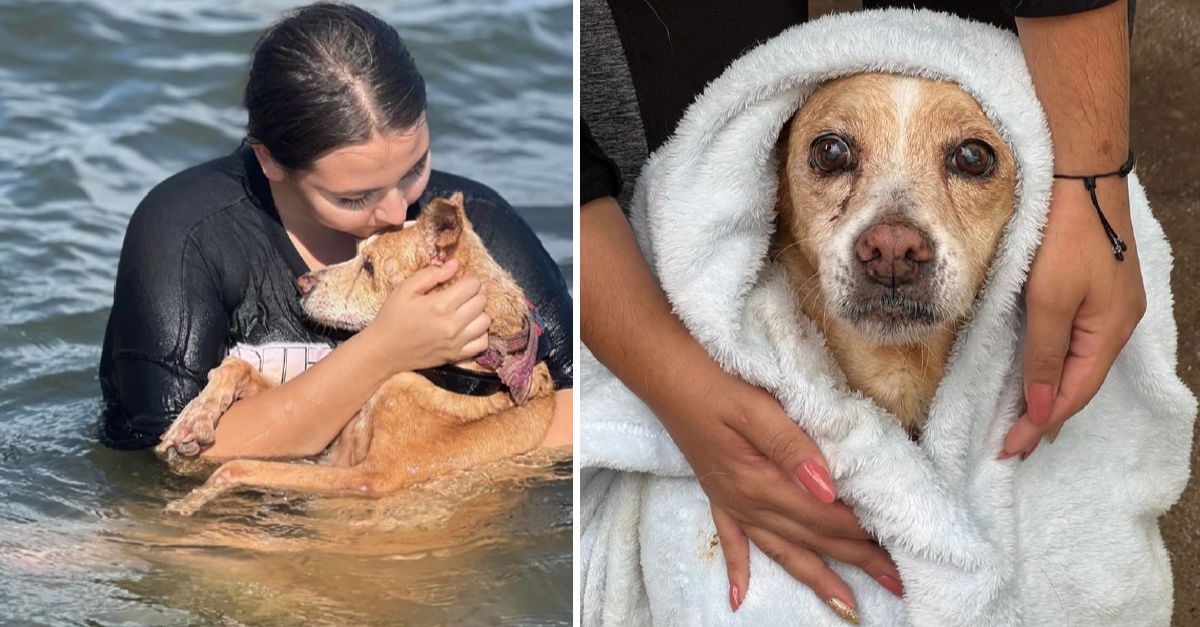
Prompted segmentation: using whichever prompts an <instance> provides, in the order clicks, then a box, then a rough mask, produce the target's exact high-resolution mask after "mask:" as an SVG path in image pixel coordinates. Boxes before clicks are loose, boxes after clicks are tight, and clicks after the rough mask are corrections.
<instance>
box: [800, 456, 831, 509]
mask: <svg viewBox="0 0 1200 627" xmlns="http://www.w3.org/2000/svg"><path fill="white" fill-rule="evenodd" d="M796 478H797V479H799V480H800V483H802V484H804V488H805V489H807V490H808V491H809V493H810V494H812V495H813V496H815V497H817V500H818V501H820V502H822V503H832V502H833V501H834V500H835V499H837V493H836V492H834V491H833V479H831V478H829V471H828V470H825V467H824V466H822V465H820V464H818V463H817V462H815V461H813V460H811V459H810V460H808V461H806V462H804V463H803V464H800V472H798V473H796Z"/></svg>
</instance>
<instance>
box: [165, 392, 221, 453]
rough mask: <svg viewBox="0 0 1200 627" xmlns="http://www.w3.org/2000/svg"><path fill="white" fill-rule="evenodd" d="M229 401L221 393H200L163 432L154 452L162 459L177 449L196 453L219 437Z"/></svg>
mask: <svg viewBox="0 0 1200 627" xmlns="http://www.w3.org/2000/svg"><path fill="white" fill-rule="evenodd" d="M229 405H230V403H229V402H226V401H225V399H224V398H221V397H219V396H209V395H207V394H203V393H202V394H201V395H200V396H197V397H196V398H195V399H193V400H192V402H190V403H188V404H187V406H186V407H184V408H183V411H182V412H180V413H179V417H178V418H176V419H175V422H173V423H171V427H170V428H169V429H167V432H166V433H164V434H163V435H162V438H161V439H160V440H159V444H158V446H156V447H154V452H155V454H156V455H158V457H159V459H164V460H165V459H167V456H168V455H170V454H172V453H174V454H177V455H180V456H182V457H195V456H197V455H199V454H200V452H201V451H202V450H203V449H204V448H205V447H207V446H209V445H210V444H212V443H213V441H214V440H215V439H216V432H217V422H218V421H219V420H220V419H221V415H222V414H224V413H225V410H227V409H229Z"/></svg>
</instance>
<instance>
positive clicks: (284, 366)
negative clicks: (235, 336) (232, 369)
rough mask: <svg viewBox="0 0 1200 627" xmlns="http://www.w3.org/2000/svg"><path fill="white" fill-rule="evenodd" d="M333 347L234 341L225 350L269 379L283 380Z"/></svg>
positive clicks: (310, 364) (292, 376) (289, 377)
mask: <svg viewBox="0 0 1200 627" xmlns="http://www.w3.org/2000/svg"><path fill="white" fill-rule="evenodd" d="M331 351H333V347H332V346H329V345H328V344H302V343H288V342H277V343H270V344H261V345H257V346H256V345H252V344H238V345H236V346H234V347H233V348H231V349H229V354H230V355H233V356H234V357H237V358H238V359H241V360H242V361H245V362H246V363H248V364H250V365H251V366H254V368H255V369H256V370H258V371H259V372H261V373H262V374H263V375H264V376H266V377H267V378H268V379H270V380H271V381H274V382H276V383H284V382H285V381H288V380H290V379H292V378H294V377H295V376H296V375H298V374H300V373H301V372H304V371H305V370H308V369H309V368H310V367H311V366H312V365H313V364H315V363H317V362H318V361H321V360H322V359H324V358H325V356H326V355H328V354H329V353H330V352H331Z"/></svg>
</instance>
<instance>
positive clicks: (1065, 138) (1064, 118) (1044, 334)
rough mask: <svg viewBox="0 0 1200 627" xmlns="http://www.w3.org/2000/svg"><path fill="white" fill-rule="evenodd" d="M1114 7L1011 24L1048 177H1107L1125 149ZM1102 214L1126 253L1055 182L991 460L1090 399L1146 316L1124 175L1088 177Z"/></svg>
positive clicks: (1085, 202) (1081, 200)
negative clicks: (1013, 389) (1010, 403)
mask: <svg viewBox="0 0 1200 627" xmlns="http://www.w3.org/2000/svg"><path fill="white" fill-rule="evenodd" d="M1127 11H1128V8H1127V6H1126V3H1125V1H1124V0H1120V1H1118V2H1116V3H1114V4H1110V5H1108V6H1105V7H1102V8H1099V9H1095V10H1092V11H1087V12H1084V13H1078V14H1074V15H1068V16H1063V17H1051V18H1031V19H1018V20H1017V28H1018V30H1019V32H1020V37H1021V45H1022V47H1023V48H1024V50H1025V58H1026V59H1027V63H1028V64H1029V70H1030V75H1031V76H1032V78H1033V83H1034V87H1035V88H1036V90H1037V94H1038V99H1039V100H1040V101H1041V102H1042V106H1043V108H1044V109H1045V111H1046V118H1047V121H1048V122H1049V125H1050V133H1051V135H1052V137H1053V139H1054V162H1055V172H1056V173H1058V174H1085V175H1086V174H1097V173H1105V172H1112V171H1115V170H1116V169H1117V168H1118V166H1119V165H1120V164H1121V163H1122V162H1124V161H1125V159H1126V156H1127V154H1128V151H1129V39H1128V25H1127V15H1128V13H1127ZM1096 182H1097V190H1096V195H1097V199H1098V201H1099V204H1100V207H1101V209H1102V210H1103V212H1104V215H1105V216H1106V217H1107V218H1108V220H1109V222H1110V223H1111V224H1112V227H1113V229H1114V230H1115V231H1116V232H1117V233H1118V234H1119V235H1120V237H1121V238H1122V239H1123V240H1124V241H1125V243H1126V245H1127V246H1128V247H1129V249H1128V250H1127V251H1126V252H1125V260H1124V261H1117V260H1116V259H1115V258H1114V257H1113V252H1112V244H1111V243H1110V242H1109V240H1108V238H1107V236H1106V235H1105V232H1104V230H1103V229H1102V227H1101V224H1100V220H1099V218H1098V217H1097V215H1096V210H1095V208H1094V207H1093V206H1092V202H1091V198H1090V197H1089V194H1088V192H1087V190H1086V189H1085V188H1084V186H1083V184H1082V181H1079V180H1071V179H1057V180H1056V181H1055V183H1054V188H1053V191H1052V199H1051V202H1050V213H1049V216H1048V218H1047V223H1046V228H1045V233H1044V236H1043V239H1042V245H1041V247H1040V248H1039V249H1038V253H1037V256H1036V257H1035V258H1034V261H1033V266H1032V268H1031V269H1030V272H1029V282H1028V284H1027V286H1026V295H1025V305H1026V310H1027V312H1028V327H1027V330H1026V342H1025V354H1024V365H1023V374H1024V386H1025V399H1026V406H1027V411H1026V412H1025V414H1024V415H1022V416H1021V417H1020V418H1019V419H1018V421H1017V423H1016V424H1014V425H1013V427H1012V428H1011V429H1010V430H1009V432H1008V435H1007V437H1006V438H1005V440H1004V448H1003V450H1002V451H1001V458H1006V457H1011V456H1012V455H1016V454H1021V455H1022V458H1024V457H1025V456H1028V455H1029V454H1030V453H1032V452H1033V449H1034V448H1035V447H1036V446H1037V444H1038V442H1039V441H1040V440H1041V438H1042V436H1043V435H1047V436H1048V440H1049V441H1051V442H1052V441H1053V438H1054V437H1056V436H1057V434H1058V431H1059V430H1060V429H1061V428H1062V425H1063V423H1064V422H1065V421H1066V420H1067V419H1068V418H1070V417H1071V416H1072V415H1074V414H1075V413H1077V412H1079V411H1080V410H1081V409H1083V408H1084V406H1086V405H1087V404H1088V402H1089V401H1090V400H1091V399H1092V397H1093V396H1095V395H1096V392H1098V391H1099V389H1100V386H1101V385H1102V384H1103V383H1104V379H1105V377H1106V376H1107V374H1108V371H1109V369H1110V368H1111V367H1112V364H1113V362H1114V361H1115V360H1116V358H1117V355H1118V354H1119V353H1120V352H1121V349H1122V348H1123V347H1124V346H1125V343H1126V342H1127V341H1129V337H1130V336H1131V335H1132V334H1133V330H1134V329H1135V328H1136V327H1137V324H1138V322H1139V321H1140V320H1141V317H1142V314H1143V313H1144V312H1145V310H1146V294H1145V289H1144V287H1143V285H1142V274H1141V268H1140V266H1139V264H1138V255H1137V244H1136V242H1135V241H1134V236H1133V227H1132V226H1131V222H1130V217H1129V188H1128V184H1127V183H1126V180H1125V179H1124V178H1118V177H1104V178H1098V179H1096Z"/></svg>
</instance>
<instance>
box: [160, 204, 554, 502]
mask: <svg viewBox="0 0 1200 627" xmlns="http://www.w3.org/2000/svg"><path fill="white" fill-rule="evenodd" d="M451 257H453V258H456V259H458V261H459V267H460V270H459V272H460V274H461V273H462V272H464V271H469V272H471V273H473V274H474V275H475V276H476V277H478V278H479V281H480V283H481V284H482V291H483V293H484V295H485V297H486V300H487V302H486V305H485V307H484V311H485V312H486V313H487V314H488V316H489V317H490V318H491V321H492V325H491V327H490V329H489V331H488V334H489V349H488V351H487V352H486V353H484V355H482V356H481V357H480V358H479V359H477V360H476V362H469V363H462V364H459V366H461V367H462V368H464V369H469V370H473V371H476V372H484V373H487V372H497V373H498V374H499V377H500V379H503V383H504V384H505V385H506V387H507V391H499V392H496V393H493V394H490V395H487V396H471V395H465V394H459V393H455V392H450V391H447V390H445V389H442V388H441V387H438V386H436V385H434V384H433V383H431V382H430V379H428V378H426V377H425V376H422V375H420V374H416V373H402V374H399V375H396V376H395V377H393V378H392V379H390V380H389V381H388V382H387V383H385V384H384V385H383V386H381V387H380V389H379V390H378V391H377V392H376V393H375V394H374V396H372V397H371V399H370V400H369V401H368V402H367V403H366V405H364V406H363V408H362V410H360V411H359V413H358V414H357V415H356V416H355V418H354V419H353V420H351V421H350V423H349V424H347V425H346V427H345V428H344V429H343V430H342V433H341V434H340V435H339V436H338V438H337V439H336V440H335V441H334V443H333V444H331V445H330V448H329V449H328V450H327V451H326V452H325V453H324V454H323V456H322V457H321V459H320V460H319V461H320V462H321V464H322V465H317V466H314V465H312V464H299V463H287V462H278V461H256V460H235V461H230V462H228V463H226V464H224V465H222V466H221V467H220V468H218V469H217V470H216V472H214V473H213V474H212V476H211V477H209V479H208V481H207V482H206V483H205V484H204V485H202V486H201V487H199V488H197V489H196V490H195V491H193V492H192V493H191V494H189V495H188V496H187V497H186V498H184V499H182V500H180V501H178V502H176V503H172V504H171V506H170V508H171V509H173V510H175V511H177V512H179V513H181V514H184V515H189V514H191V513H193V512H195V511H196V510H197V509H198V508H199V507H201V506H203V505H204V504H205V503H207V502H208V501H210V500H212V499H213V498H215V497H217V496H219V495H221V494H222V493H225V492H228V491H231V490H236V489H241V488H265V489H279V490H295V491H300V492H315V493H353V494H366V495H382V494H386V493H389V492H394V491H396V490H399V489H400V488H402V487H404V486H406V485H410V484H413V483H415V482H419V481H421V480H423V479H428V478H430V477H432V476H434V475H436V474H439V473H443V472H446V471H448V470H452V469H456V468H466V467H471V466H477V465H480V464H484V463H487V462H491V461H496V460H499V459H503V458H506V457H511V456H514V455H518V454H521V453H524V452H527V451H530V450H532V449H534V448H535V447H536V446H537V445H538V443H539V442H541V440H542V438H543V437H544V436H545V434H546V431H547V429H548V428H549V425H550V421H551V418H552V415H553V411H554V387H553V383H552V381H551V378H550V372H549V369H548V368H547V366H546V364H545V363H538V362H537V361H536V355H537V344H538V341H537V340H538V334H539V330H538V329H537V328H536V326H537V325H536V323H535V322H534V319H533V317H532V315H531V313H530V305H529V304H528V301H526V299H525V296H524V294H523V293H522V292H521V289H520V287H518V286H517V284H516V282H515V281H514V280H513V278H512V276H511V275H509V273H508V272H506V271H505V270H504V269H503V268H501V267H500V266H499V265H498V264H497V263H496V262H495V260H493V259H492V257H491V256H490V255H489V254H488V253H487V250H486V249H485V248H484V246H483V243H482V242H481V241H480V239H479V237H478V236H477V235H476V234H475V232H474V231H473V230H472V229H471V224H470V222H469V221H468V220H467V218H466V215H465V214H464V212H463V205H462V195H461V194H455V195H454V197H453V198H450V199H448V200H447V199H436V200H434V201H432V202H431V203H430V204H429V205H428V206H427V207H426V208H425V209H424V211H423V212H422V213H421V216H420V218H419V219H418V220H416V221H415V223H412V224H410V225H406V227H405V228H404V229H403V230H399V231H391V232H387V233H383V234H379V235H376V236H373V237H371V238H369V239H367V240H364V241H363V242H362V243H361V244H360V245H359V248H358V254H357V256H355V257H354V258H353V259H351V260H349V261H346V262H344V263H340V264H337V265H332V266H329V267H327V268H325V269H323V270H319V271H317V272H313V273H310V274H307V275H304V276H303V277H301V278H300V280H299V285H300V289H301V292H302V293H303V294H304V298H303V300H302V301H301V304H302V306H303V308H304V311H305V313H306V314H307V315H308V316H309V317H311V318H312V319H313V320H315V321H317V322H320V323H322V324H326V325H329V326H333V327H337V328H342V329H347V330H352V331H357V330H361V329H362V328H364V327H365V326H367V324H369V323H370V322H371V320H372V319H373V318H374V317H375V314H376V313H378V311H379V308H380V307H381V306H382V304H383V302H384V300H385V299H386V297H387V295H388V294H389V293H390V291H391V288H392V285H393V284H394V282H395V281H396V280H398V279H403V278H404V277H407V276H410V275H411V274H413V273H414V272H416V271H417V270H420V269H421V268H424V267H427V266H429V265H431V264H441V263H443V262H445V261H447V260H448V259H450V258H451ZM452 282H453V280H451V283H452ZM448 284H449V283H447V284H444V285H448ZM477 362H478V363H477ZM481 364H483V365H481ZM272 385H274V384H273V383H272V382H270V381H268V380H267V379H265V378H264V377H263V376H262V375H261V374H259V373H258V372H257V371H256V370H255V369H254V368H253V367H252V366H250V364H248V363H246V362H244V361H242V360H240V359H237V358H234V357H229V358H226V359H225V361H224V362H223V363H222V364H221V365H220V366H218V367H217V368H215V369H214V370H213V371H212V372H210V373H209V381H208V385H207V386H206V387H205V388H204V390H203V391H202V392H201V393H200V395H199V396H197V397H196V398H195V399H194V400H193V401H192V402H191V403H189V404H188V406H187V407H186V408H184V411H183V412H182V413H181V414H180V415H179V417H178V418H177V419H176V421H175V423H174V424H172V425H171V428H170V429H169V430H168V431H167V433H166V434H164V435H163V439H162V441H163V443H162V444H160V445H159V446H158V447H157V448H156V449H155V451H156V452H157V453H158V454H159V456H160V457H162V458H164V459H165V460H167V461H168V463H170V464H171V465H172V467H173V468H174V469H176V470H177V471H181V472H187V471H191V470H194V469H195V467H196V466H197V459H198V458H196V457H195V455H196V454H198V453H199V445H200V444H205V443H211V441H212V438H213V432H214V430H215V427H216V424H217V421H218V420H219V418H220V415H221V414H222V413H224V412H225V411H226V410H227V409H228V408H229V406H230V405H232V404H233V402H234V401H235V400H237V399H240V398H245V397H247V396H250V395H253V394H256V393H258V392H260V391H262V390H264V389H267V388H269V387H271V386H272ZM185 432H186V433H189V434H191V435H190V436H189V437H188V438H181V433H185ZM181 439H186V440H189V441H188V442H187V443H186V445H182V446H181V445H178V444H177V443H178V442H180V440H181ZM180 450H182V451H183V453H184V454H183V455H181V454H180ZM201 464H202V465H203V463H201ZM209 467H211V466H209Z"/></svg>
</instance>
